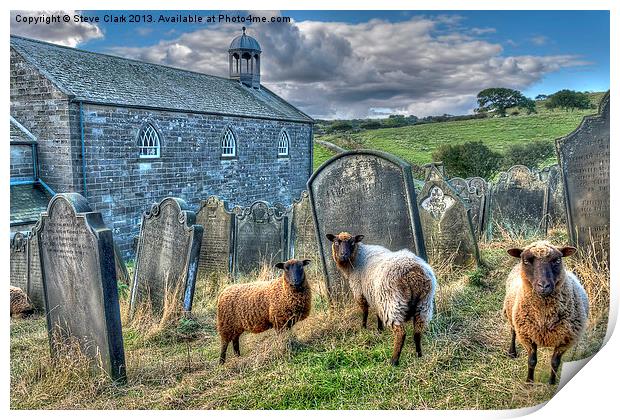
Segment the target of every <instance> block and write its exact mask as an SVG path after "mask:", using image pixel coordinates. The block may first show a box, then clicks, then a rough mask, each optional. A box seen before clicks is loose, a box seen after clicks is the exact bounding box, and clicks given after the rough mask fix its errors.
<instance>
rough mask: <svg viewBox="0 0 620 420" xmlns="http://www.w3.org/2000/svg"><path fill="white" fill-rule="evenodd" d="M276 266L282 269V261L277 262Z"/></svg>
mask: <svg viewBox="0 0 620 420" xmlns="http://www.w3.org/2000/svg"><path fill="white" fill-rule="evenodd" d="M276 268H279V269H280V270H284V263H283V262H279V263H277V264H276Z"/></svg>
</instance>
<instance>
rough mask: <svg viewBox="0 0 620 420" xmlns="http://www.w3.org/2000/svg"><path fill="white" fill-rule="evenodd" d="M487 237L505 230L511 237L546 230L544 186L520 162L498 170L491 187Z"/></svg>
mask: <svg viewBox="0 0 620 420" xmlns="http://www.w3.org/2000/svg"><path fill="white" fill-rule="evenodd" d="M490 195H491V199H490V201H491V204H490V206H489V213H490V217H491V219H490V220H489V231H490V236H492V235H494V234H495V233H497V232H501V231H505V232H506V233H508V234H510V235H514V236H525V237H527V236H532V235H540V234H545V233H546V232H547V226H546V225H547V223H546V222H547V220H546V217H545V214H547V185H546V183H545V182H543V181H541V180H540V178H539V176H538V174H537V173H535V172H532V171H530V169H529V168H527V167H526V166H523V165H515V166H513V167H511V168H510V169H509V170H508V171H507V172H502V173H500V176H499V180H498V181H497V182H496V183H495V184H493V185H492V187H491V194H490Z"/></svg>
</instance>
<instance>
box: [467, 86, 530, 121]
mask: <svg viewBox="0 0 620 420" xmlns="http://www.w3.org/2000/svg"><path fill="white" fill-rule="evenodd" d="M477 99H478V108H477V109H476V112H495V113H496V114H497V115H500V116H502V117H505V116H506V109H507V108H514V107H519V108H526V109H528V106H527V101H528V98H526V97H525V96H523V94H522V93H521V92H519V91H518V90H514V89H508V88H488V89H484V90H482V91H480V92H478V96H477Z"/></svg>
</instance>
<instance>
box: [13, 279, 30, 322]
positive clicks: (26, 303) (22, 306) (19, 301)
mask: <svg viewBox="0 0 620 420" xmlns="http://www.w3.org/2000/svg"><path fill="white" fill-rule="evenodd" d="M9 287H10V289H11V316H13V315H17V316H21V317H22V318H23V317H27V316H30V315H32V314H33V313H34V307H33V306H32V304H31V303H30V299H28V296H27V295H26V293H25V292H24V291H23V290H22V289H20V288H19V287H14V286H9Z"/></svg>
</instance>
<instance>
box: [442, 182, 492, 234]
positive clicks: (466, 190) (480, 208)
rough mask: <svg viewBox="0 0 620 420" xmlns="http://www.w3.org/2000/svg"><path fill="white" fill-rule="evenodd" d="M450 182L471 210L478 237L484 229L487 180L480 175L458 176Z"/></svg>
mask: <svg viewBox="0 0 620 420" xmlns="http://www.w3.org/2000/svg"><path fill="white" fill-rule="evenodd" d="M448 183H449V184H450V186H451V187H452V188H453V189H454V191H455V192H456V193H457V194H458V196H459V197H460V198H461V200H463V202H464V203H465V206H466V207H467V208H468V209H469V210H470V216H471V222H472V226H473V227H474V232H475V233H476V237H477V238H479V237H480V235H481V233H482V232H483V231H484V212H485V206H486V194H487V185H486V181H485V180H484V179H482V178H479V177H474V178H467V179H463V178H458V177H457V178H452V179H451V180H449V181H448Z"/></svg>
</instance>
